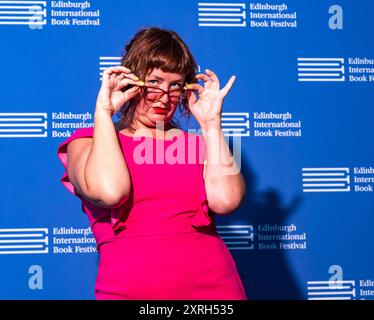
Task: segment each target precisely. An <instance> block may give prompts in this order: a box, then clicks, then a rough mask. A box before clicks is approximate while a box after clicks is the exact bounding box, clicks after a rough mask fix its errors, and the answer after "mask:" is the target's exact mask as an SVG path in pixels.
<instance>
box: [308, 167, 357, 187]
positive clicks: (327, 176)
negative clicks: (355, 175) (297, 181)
mask: <svg viewBox="0 0 374 320" xmlns="http://www.w3.org/2000/svg"><path fill="white" fill-rule="evenodd" d="M302 176H303V191H304V192H349V191H350V190H351V187H350V176H349V168H302Z"/></svg>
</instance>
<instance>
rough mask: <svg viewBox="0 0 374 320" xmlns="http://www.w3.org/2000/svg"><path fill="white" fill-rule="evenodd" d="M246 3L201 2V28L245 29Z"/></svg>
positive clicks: (199, 6)
mask: <svg viewBox="0 0 374 320" xmlns="http://www.w3.org/2000/svg"><path fill="white" fill-rule="evenodd" d="M245 9H246V8H245V3H213V2H212V3H207V2H199V4H198V11H199V27H245V26H246V11H245Z"/></svg>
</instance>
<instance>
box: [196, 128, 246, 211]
mask: <svg viewBox="0 0 374 320" xmlns="http://www.w3.org/2000/svg"><path fill="white" fill-rule="evenodd" d="M203 138H204V140H205V143H206V146H207V159H206V163H205V173H204V181H205V189H206V193H207V200H208V205H209V208H210V209H211V210H212V211H214V212H215V213H217V214H228V213H230V212H232V211H234V210H235V209H236V208H237V207H238V206H239V205H240V203H241V202H242V200H243V198H244V195H245V180H244V178H243V176H242V174H241V173H240V167H239V166H238V165H237V163H236V162H235V160H234V157H233V156H232V154H231V152H230V149H229V147H228V145H227V142H226V140H225V138H224V136H223V133H222V129H221V125H220V124H219V123H218V122H217V123H215V124H212V125H210V126H207V127H206V128H204V129H203Z"/></svg>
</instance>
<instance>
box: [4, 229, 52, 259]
mask: <svg viewBox="0 0 374 320" xmlns="http://www.w3.org/2000/svg"><path fill="white" fill-rule="evenodd" d="M32 253H34V254H35V253H39V254H40V253H48V229H47V228H26V229H0V254H32Z"/></svg>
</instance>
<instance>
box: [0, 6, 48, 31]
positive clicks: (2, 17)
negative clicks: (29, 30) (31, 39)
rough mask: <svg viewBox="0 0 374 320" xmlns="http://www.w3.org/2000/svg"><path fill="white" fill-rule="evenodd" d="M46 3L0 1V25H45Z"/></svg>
mask: <svg viewBox="0 0 374 320" xmlns="http://www.w3.org/2000/svg"><path fill="white" fill-rule="evenodd" d="M46 6H47V2H46V1H18V0H17V1H14V0H13V1H0V24H7V25H29V26H31V25H45V24H47V20H46V17H47V9H46Z"/></svg>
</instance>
